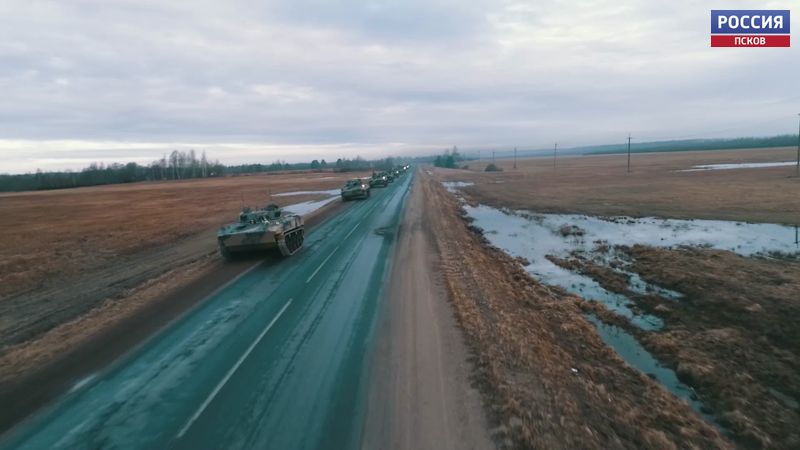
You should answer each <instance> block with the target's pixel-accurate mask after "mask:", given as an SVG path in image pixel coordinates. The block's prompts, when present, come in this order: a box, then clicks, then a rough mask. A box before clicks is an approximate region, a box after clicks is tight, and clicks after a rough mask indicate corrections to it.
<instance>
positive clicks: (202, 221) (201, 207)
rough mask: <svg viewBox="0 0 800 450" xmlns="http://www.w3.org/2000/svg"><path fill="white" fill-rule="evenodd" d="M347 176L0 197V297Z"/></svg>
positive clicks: (337, 182) (268, 178) (207, 181)
mask: <svg viewBox="0 0 800 450" xmlns="http://www.w3.org/2000/svg"><path fill="white" fill-rule="evenodd" d="M353 176H354V174H347V173H345V174H334V173H303V174H298V175H293V174H281V175H254V176H242V177H227V178H213V179H204V180H186V181H168V182H148V183H136V184H127V185H111V186H98V187H89V188H78V189H67V190H58V191H41V192H22V193H10V194H0V230H3V233H1V234H0V298H2V296H4V295H9V294H11V293H14V292H19V291H21V290H26V289H32V288H35V287H37V285H38V284H39V283H41V282H42V281H44V280H45V279H46V278H48V277H52V276H57V275H69V274H76V273H79V272H81V271H84V270H90V269H92V268H94V267H98V266H100V265H103V264H113V263H114V260H115V258H117V257H119V256H123V255H127V254H131V253H135V252H138V251H141V250H143V249H147V248H151V247H154V246H158V245H163V244H169V243H171V242H174V241H176V240H178V239H181V238H183V237H186V236H189V235H192V234H195V233H198V232H200V231H203V230H207V229H209V228H213V227H217V226H219V225H221V224H223V223H225V222H230V221H233V220H235V218H236V215H237V213H238V211H239V208H240V207H241V203H242V198H244V200H245V203H247V204H250V205H260V204H262V203H266V202H267V200H268V195H267V194H268V192H272V193H273V194H275V193H279V192H290V191H301V190H320V189H332V188H336V187H339V186H341V184H342V183H343V182H344V180H346V179H348V178H352V177H353ZM312 198H315V197H313V196H298V197H295V196H292V197H274V198H273V201H274V202H275V203H278V204H282V205H285V204H288V203H294V202H299V201H304V200H309V199H312Z"/></svg>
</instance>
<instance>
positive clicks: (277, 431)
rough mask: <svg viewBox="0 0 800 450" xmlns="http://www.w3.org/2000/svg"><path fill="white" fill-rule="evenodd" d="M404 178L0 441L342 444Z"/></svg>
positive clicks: (346, 443)
mask: <svg viewBox="0 0 800 450" xmlns="http://www.w3.org/2000/svg"><path fill="white" fill-rule="evenodd" d="M411 178H412V174H410V173H409V174H407V175H405V176H404V177H403V178H402V179H400V180H398V181H396V182H395V183H393V184H391V185H390V186H389V187H388V188H385V189H375V190H373V191H372V194H373V195H372V197H371V198H370V199H368V200H366V201H361V202H358V204H356V205H353V206H352V207H351V208H348V209H347V210H346V211H345V212H343V213H342V214H340V215H337V216H335V217H333V218H331V219H329V220H328V221H327V222H325V223H323V224H321V225H319V226H318V227H317V228H315V229H314V230H312V231H311V232H309V234H308V235H307V237H306V243H305V249H304V250H303V251H301V252H300V253H298V254H297V255H295V256H292V257H291V258H289V259H287V260H285V261H281V262H280V263H279V264H267V263H263V264H262V263H260V264H256V265H254V266H253V267H252V268H251V269H249V270H248V271H246V272H245V273H243V274H242V275H241V276H239V277H238V278H237V279H235V280H234V281H232V282H231V283H229V284H228V285H226V286H224V287H223V288H221V289H220V290H219V291H217V292H215V293H214V294H212V295H211V296H210V297H209V298H208V299H207V300H206V301H204V302H203V303H202V304H201V305H200V306H198V307H197V308H196V309H194V310H193V311H192V312H190V313H189V314H187V315H186V316H184V317H183V318H182V319H180V320H179V321H177V322H176V323H175V324H173V325H172V326H170V327H169V328H167V329H166V330H164V331H162V332H161V333H159V334H158V335H156V336H154V337H153V338H152V339H151V340H149V341H148V342H147V343H146V344H144V345H143V346H141V347H140V348H139V349H137V350H136V351H134V352H132V353H131V354H130V355H128V356H127V357H125V358H124V359H123V360H122V361H120V362H118V363H117V364H115V365H114V366H113V367H111V368H109V369H108V370H106V371H104V372H102V373H98V374H96V375H95V376H92V377H89V378H87V379H86V380H84V381H83V382H81V383H80V384H79V386H76V387H75V388H74V389H73V390H72V391H71V392H70V393H69V394H67V395H65V396H64V397H63V398H62V399H61V400H59V401H58V402H56V404H54V405H53V406H52V407H50V408H48V409H47V410H46V411H44V412H42V413H41V414H39V415H38V416H36V417H34V418H33V419H32V420H30V421H28V422H27V423H25V424H23V425H21V426H20V427H18V429H16V430H14V431H12V432H11V433H10V435H9V436H8V438H7V439H6V440H5V441H4V442H3V443H2V444H0V447H2V448H30V449H42V448H104V449H108V448H148V449H151V448H188V449H205V448H226V449H237V448H241V449H251V448H279V449H286V448H293V449H294V448H355V447H358V446H359V442H360V439H361V434H362V427H363V423H364V417H363V416H364V410H365V404H366V403H365V398H366V385H367V383H366V378H367V374H368V370H367V367H366V361H367V356H368V354H369V350H370V349H371V347H372V340H373V339H372V337H373V334H374V328H375V323H376V316H377V312H378V310H379V302H380V301H381V293H382V288H383V284H384V281H385V279H386V277H387V275H388V273H389V269H390V267H389V266H390V264H391V259H392V258H391V255H392V251H393V246H394V242H395V236H396V235H397V228H398V226H399V223H400V218H401V214H402V211H403V206H404V203H405V201H406V197H407V194H408V191H409V186H410V182H411Z"/></svg>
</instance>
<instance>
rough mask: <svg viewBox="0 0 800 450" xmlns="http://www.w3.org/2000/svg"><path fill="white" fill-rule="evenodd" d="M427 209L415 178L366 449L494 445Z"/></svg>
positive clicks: (374, 380)
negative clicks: (442, 268) (474, 381)
mask: <svg viewBox="0 0 800 450" xmlns="http://www.w3.org/2000/svg"><path fill="white" fill-rule="evenodd" d="M429 215H430V214H429V212H428V211H426V202H425V199H424V198H423V191H422V188H421V187H420V185H419V183H415V184H414V186H413V187H412V190H411V194H410V199H409V201H408V204H407V206H406V212H405V216H404V218H403V221H402V224H401V227H400V234H399V237H398V242H397V250H396V253H395V257H394V262H393V268H394V270H393V272H392V276H391V279H390V281H389V284H388V286H387V288H386V302H385V304H384V305H385V306H384V310H383V312H382V318H381V321H380V323H379V325H378V336H377V344H376V348H375V350H374V354H373V357H372V362H371V371H370V378H369V379H370V386H369V400H368V407H367V414H366V417H367V421H366V425H365V434H364V438H363V442H362V447H363V448H365V449H375V448H382V449H434V448H435V449H486V448H494V444H493V443H492V441H491V439H490V432H489V426H488V423H487V420H486V418H485V414H484V410H483V408H482V406H481V398H480V394H479V392H478V390H477V389H476V388H474V387H472V385H471V380H472V378H473V377H472V374H473V373H474V372H473V366H472V364H471V362H470V354H469V352H468V350H467V347H466V345H465V343H464V337H463V333H462V331H461V330H460V329H459V328H458V326H457V323H456V320H455V318H454V316H453V309H452V306H451V305H450V304H449V302H448V299H447V291H446V290H445V289H444V284H443V282H444V280H443V277H442V273H441V265H440V261H439V258H438V254H437V252H436V250H435V248H436V244H435V240H434V238H433V235H432V229H431V227H430V221H429V219H430V217H428V216H429Z"/></svg>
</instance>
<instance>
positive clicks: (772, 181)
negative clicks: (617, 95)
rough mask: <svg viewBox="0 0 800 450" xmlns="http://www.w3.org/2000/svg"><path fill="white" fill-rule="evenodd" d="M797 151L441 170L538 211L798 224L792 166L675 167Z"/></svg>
mask: <svg viewBox="0 0 800 450" xmlns="http://www.w3.org/2000/svg"><path fill="white" fill-rule="evenodd" d="M796 152H797V149H793V148H780V149H756V150H716V151H707V152H676V153H657V154H634V155H632V156H631V160H632V169H631V173H630V174H628V173H627V172H626V161H627V157H626V155H603V156H584V157H572V156H571V157H559V158H558V160H557V163H556V168H555V169H553V159H552V157H542V158H531V159H525V160H519V161H518V162H517V167H518V169H517V170H514V169H513V161H512V160H507V159H504V160H497V165H498V166H499V167H502V168H503V169H504V170H505V171H504V172H492V173H486V172H480V171H479V170H483V167H485V166H486V164H487V162H488V161H486V160H483V161H467V162H465V163H464V164H467V165H469V167H470V168H471V169H473V170H470V171H462V170H445V169H442V170H439V171H438V173H439V174H440V175H441V176H442V178H443V179H448V180H461V181H474V182H475V183H476V184H479V185H480V187H479V188H477V187H469V188H466V189H465V192H467V193H469V194H470V196H471V197H472V198H474V199H475V200H476V201H479V202H482V203H487V204H491V205H501V206H508V207H511V208H518V209H531V210H535V211H539V212H555V213H585V214H596V215H628V216H634V217H641V216H649V215H654V216H659V217H673V218H697V219H724V220H743V221H753V222H773V223H784V224H791V225H794V224H798V223H800V195H798V193H800V179H798V178H795V177H794V173H795V172H794V171H795V168H794V167H770V168H760V169H741V170H716V171H705V172H677V171H678V170H683V169H689V168H690V167H692V166H694V165H701V164H717V163H742V162H767V161H769V162H773V161H793V160H795V158H796V156H797V153H796Z"/></svg>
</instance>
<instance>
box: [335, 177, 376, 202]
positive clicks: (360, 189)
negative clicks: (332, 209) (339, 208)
mask: <svg viewBox="0 0 800 450" xmlns="http://www.w3.org/2000/svg"><path fill="white" fill-rule="evenodd" d="M369 188H370V185H369V183H368V182H367V181H364V180H362V179H360V178H355V179H352V180H348V181H347V183H346V184H345V185H344V186H343V187H342V189H341V194H342V200H343V201H347V200H351V199H354V198H369Z"/></svg>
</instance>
